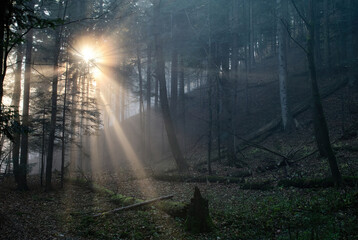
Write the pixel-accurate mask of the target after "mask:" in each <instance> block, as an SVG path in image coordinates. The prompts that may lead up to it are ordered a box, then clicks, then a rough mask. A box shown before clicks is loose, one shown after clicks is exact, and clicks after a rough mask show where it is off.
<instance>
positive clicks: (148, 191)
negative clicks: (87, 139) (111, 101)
mask: <svg viewBox="0 0 358 240" xmlns="http://www.w3.org/2000/svg"><path fill="white" fill-rule="evenodd" d="M100 98H101V100H102V102H103V103H104V106H105V111H106V112H107V114H108V115H109V117H110V118H111V119H113V130H114V133H115V134H116V138H117V139H118V141H119V142H120V144H121V146H122V148H123V151H124V154H125V156H126V158H127V160H128V163H129V164H130V167H131V168H132V171H133V173H134V174H135V175H136V177H137V178H139V179H141V178H146V173H145V170H144V168H143V166H142V164H141V162H140V160H139V158H138V156H137V154H136V153H135V151H134V149H133V148H132V146H131V144H130V142H129V140H128V139H127V137H126V135H125V133H124V131H123V129H122V127H121V125H120V124H119V122H118V120H117V118H116V117H115V115H114V114H113V111H112V110H111V108H110V107H109V105H108V103H107V101H106V99H105V97H104V96H103V94H101V96H100ZM109 142H111V141H110V140H109ZM107 143H108V142H107ZM113 147H115V146H113ZM110 148H112V146H110ZM140 182H141V181H139V183H140ZM139 188H140V191H141V192H142V194H144V195H145V196H153V193H154V194H155V190H154V187H153V186H151V185H148V184H140V185H139Z"/></svg>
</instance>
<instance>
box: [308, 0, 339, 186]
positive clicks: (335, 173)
mask: <svg viewBox="0 0 358 240" xmlns="http://www.w3.org/2000/svg"><path fill="white" fill-rule="evenodd" d="M309 4H310V25H308V26H307V27H308V33H309V36H308V39H309V40H308V43H307V46H308V50H307V58H308V63H309V70H310V78H311V88H312V100H313V122H314V129H315V136H316V142H317V145H318V148H319V149H320V150H321V151H323V153H324V155H325V156H327V157H328V162H329V166H330V169H331V174H332V178H333V181H334V182H335V184H336V185H337V186H339V185H341V183H342V176H341V173H340V171H339V168H338V164H337V160H336V157H335V155H334V152H333V150H332V146H331V142H330V139H329V132H328V127H327V122H326V118H325V115H324V112H323V107H322V102H321V97H320V93H319V89H318V83H317V73H316V65H315V54H314V49H315V31H314V28H315V17H314V15H315V9H316V8H315V4H316V2H315V0H309Z"/></svg>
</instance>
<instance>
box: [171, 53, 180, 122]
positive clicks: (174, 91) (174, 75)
mask: <svg viewBox="0 0 358 240" xmlns="http://www.w3.org/2000/svg"><path fill="white" fill-rule="evenodd" d="M174 48H175V47H174ZM177 98H178V51H177V49H173V50H172V68H171V98H170V109H171V114H172V116H173V117H174V118H175V117H176V116H177ZM174 122H175V120H174Z"/></svg>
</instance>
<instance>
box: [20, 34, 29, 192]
mask: <svg viewBox="0 0 358 240" xmlns="http://www.w3.org/2000/svg"><path fill="white" fill-rule="evenodd" d="M32 36H33V30H30V31H29V32H28V33H27V35H26V62H25V82H24V96H23V106H22V125H23V126H24V127H25V128H28V127H29V102H30V81H31V68H32V66H31V59H32V41H33V40H32ZM28 145H29V135H28V131H25V132H24V133H23V134H22V137H21V155H20V168H19V185H18V188H19V189H20V190H27V189H28V187H27V178H26V175H27V164H28Z"/></svg>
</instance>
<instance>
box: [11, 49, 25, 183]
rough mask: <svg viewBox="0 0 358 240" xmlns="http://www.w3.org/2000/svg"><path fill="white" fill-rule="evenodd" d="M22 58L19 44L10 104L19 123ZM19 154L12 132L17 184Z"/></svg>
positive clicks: (18, 137)
mask: <svg viewBox="0 0 358 240" xmlns="http://www.w3.org/2000/svg"><path fill="white" fill-rule="evenodd" d="M22 59H23V46H22V45H21V44H20V45H19V46H18V47H17V53H16V61H17V63H16V70H15V83H14V92H13V95H12V101H11V105H12V106H14V110H15V112H16V115H15V121H16V122H17V123H18V124H20V115H19V106H20V96H21V73H22ZM19 154H20V133H19V132H16V133H15V134H14V147H13V150H12V164H13V173H14V177H15V181H16V183H17V184H19V182H18V181H19V179H18V178H19Z"/></svg>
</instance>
